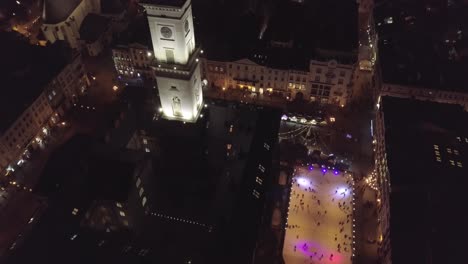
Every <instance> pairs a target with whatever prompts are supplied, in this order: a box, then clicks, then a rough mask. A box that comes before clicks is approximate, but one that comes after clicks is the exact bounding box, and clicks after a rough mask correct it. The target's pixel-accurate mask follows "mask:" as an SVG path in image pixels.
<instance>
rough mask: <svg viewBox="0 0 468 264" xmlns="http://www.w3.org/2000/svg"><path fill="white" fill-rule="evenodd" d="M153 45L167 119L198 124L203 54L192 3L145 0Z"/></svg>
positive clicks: (183, 0) (157, 79) (142, 3)
mask: <svg viewBox="0 0 468 264" xmlns="http://www.w3.org/2000/svg"><path fill="white" fill-rule="evenodd" d="M140 4H141V5H142V6H143V7H144V8H145V10H146V14H147V17H148V23H149V28H150V31H151V39H152V42H153V49H154V57H155V60H156V61H155V64H154V65H153V69H154V72H155V76H156V82H157V85H158V89H159V97H160V100H161V107H162V112H163V116H164V118H166V119H171V120H179V121H184V122H196V121H197V118H198V115H199V113H200V110H201V107H202V105H203V94H202V80H201V78H200V63H199V59H198V55H199V53H200V50H199V49H197V48H196V47H195V34H194V28H193V19H192V5H191V1H190V0H143V1H140Z"/></svg>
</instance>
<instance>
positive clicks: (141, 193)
mask: <svg viewBox="0 0 468 264" xmlns="http://www.w3.org/2000/svg"><path fill="white" fill-rule="evenodd" d="M144 191H145V190H144V189H143V187H141V188H140V197H141V196H142V195H143V192H144Z"/></svg>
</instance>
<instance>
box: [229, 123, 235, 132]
mask: <svg viewBox="0 0 468 264" xmlns="http://www.w3.org/2000/svg"><path fill="white" fill-rule="evenodd" d="M233 129H234V125H231V126H230V127H229V132H230V133H232V131H233Z"/></svg>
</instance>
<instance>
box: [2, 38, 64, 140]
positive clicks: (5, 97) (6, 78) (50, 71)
mask: <svg viewBox="0 0 468 264" xmlns="http://www.w3.org/2000/svg"><path fill="white" fill-rule="evenodd" d="M0 39H2V43H1V44H0V45H1V46H2V48H0V57H1V58H2V59H3V60H4V61H8V63H6V64H5V63H3V64H1V66H0V79H1V80H2V82H3V85H2V87H3V90H2V96H0V134H1V133H3V132H4V130H6V129H7V128H8V127H10V126H11V125H12V124H13V122H14V121H15V120H16V119H17V118H18V117H19V116H20V115H21V113H22V112H23V111H24V110H25V109H27V108H28V107H29V106H30V105H31V103H32V102H33V101H34V100H35V99H36V98H37V97H38V96H39V95H40V94H41V92H42V90H43V89H44V86H45V85H46V84H48V83H49V82H50V81H51V80H52V79H53V78H54V77H55V76H56V75H57V74H58V73H59V72H60V70H62V69H63V67H64V66H65V65H66V64H67V63H68V62H69V61H70V60H71V56H72V52H71V50H70V49H69V48H68V47H67V46H66V45H65V43H63V42H61V41H58V42H56V43H54V44H53V45H51V46H49V47H40V46H36V45H29V43H28V42H27V40H26V39H23V38H22V37H21V36H20V35H17V34H16V33H0ZM12 50H14V51H15V52H12ZM45 63H47V64H46V65H47V67H44V65H45ZM13 87H14V88H13Z"/></svg>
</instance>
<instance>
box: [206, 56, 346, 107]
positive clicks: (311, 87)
mask: <svg viewBox="0 0 468 264" xmlns="http://www.w3.org/2000/svg"><path fill="white" fill-rule="evenodd" d="M203 68H204V69H203V77H204V78H205V77H206V79H207V80H208V82H209V83H211V84H212V85H214V86H217V87H225V88H228V89H247V90H249V91H251V92H253V93H259V94H263V93H276V94H281V95H282V96H284V97H285V98H286V99H287V100H292V99H293V98H295V97H296V95H297V94H298V93H301V94H302V95H303V98H304V99H305V100H310V101H313V102H319V103H324V104H337V105H340V106H341V105H343V106H344V105H346V104H347V102H348V99H349V96H350V95H351V92H352V91H351V88H352V80H353V72H354V65H352V64H341V63H338V62H337V61H336V60H329V61H319V60H310V63H309V69H308V70H285V69H276V68H271V67H267V66H263V65H259V64H257V63H255V62H253V61H251V60H249V59H242V60H238V61H233V62H221V61H212V60H205V61H204V67H203Z"/></svg>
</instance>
